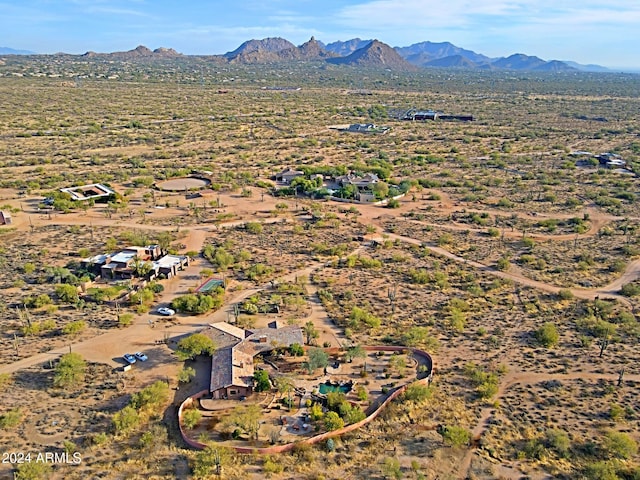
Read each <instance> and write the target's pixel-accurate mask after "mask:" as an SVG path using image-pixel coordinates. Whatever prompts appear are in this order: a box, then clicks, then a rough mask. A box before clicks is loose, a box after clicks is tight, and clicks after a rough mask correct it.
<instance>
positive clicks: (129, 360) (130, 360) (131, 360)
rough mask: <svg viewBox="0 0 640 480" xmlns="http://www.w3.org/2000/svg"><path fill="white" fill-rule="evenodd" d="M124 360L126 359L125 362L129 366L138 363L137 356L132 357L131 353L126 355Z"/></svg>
mask: <svg viewBox="0 0 640 480" xmlns="http://www.w3.org/2000/svg"><path fill="white" fill-rule="evenodd" d="M122 358H124V361H125V362H127V363H128V364H129V365H133V364H134V363H136V357H135V355H131V354H130V353H125V354H124V355H123V356H122Z"/></svg>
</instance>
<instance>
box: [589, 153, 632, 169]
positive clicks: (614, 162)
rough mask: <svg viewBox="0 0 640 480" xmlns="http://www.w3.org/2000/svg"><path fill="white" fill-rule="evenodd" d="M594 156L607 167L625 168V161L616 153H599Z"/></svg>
mask: <svg viewBox="0 0 640 480" xmlns="http://www.w3.org/2000/svg"><path fill="white" fill-rule="evenodd" d="M596 158H597V159H598V162H599V163H600V165H603V166H605V167H607V168H625V167H626V166H627V162H625V161H624V160H623V159H622V157H621V156H620V155H618V154H616V153H610V152H607V153H601V154H600V155H598V156H597V157H596Z"/></svg>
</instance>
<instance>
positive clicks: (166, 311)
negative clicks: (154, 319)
mask: <svg viewBox="0 0 640 480" xmlns="http://www.w3.org/2000/svg"><path fill="white" fill-rule="evenodd" d="M158 313H159V314H160V315H164V316H165V317H170V316H171V315H175V314H176V311H175V310H172V309H170V308H167V307H160V308H159V309H158Z"/></svg>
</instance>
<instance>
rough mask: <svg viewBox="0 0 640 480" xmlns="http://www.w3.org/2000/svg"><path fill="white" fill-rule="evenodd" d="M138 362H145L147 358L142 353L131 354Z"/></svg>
mask: <svg viewBox="0 0 640 480" xmlns="http://www.w3.org/2000/svg"><path fill="white" fill-rule="evenodd" d="M133 355H134V356H135V357H136V358H137V359H138V360H140V361H141V362H146V361H147V360H148V359H149V357H147V356H146V355H145V354H144V353H142V352H136V353H134V354H133Z"/></svg>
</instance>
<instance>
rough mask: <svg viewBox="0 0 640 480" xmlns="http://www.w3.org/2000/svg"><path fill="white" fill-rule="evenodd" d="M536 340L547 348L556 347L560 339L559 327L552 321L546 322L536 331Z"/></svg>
mask: <svg viewBox="0 0 640 480" xmlns="http://www.w3.org/2000/svg"><path fill="white" fill-rule="evenodd" d="M534 336H535V337H536V340H537V341H538V342H539V343H540V344H541V345H543V346H545V347H547V348H551V347H555V346H556V345H557V344H558V342H559V341H560V334H559V333H558V329H557V328H556V326H555V325H554V324H553V323H551V322H546V323H545V324H544V325H542V326H541V327H540V328H538V329H537V330H536V331H535V332H534Z"/></svg>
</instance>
